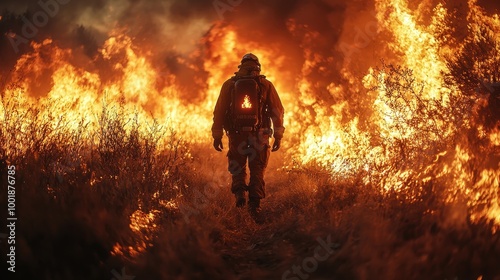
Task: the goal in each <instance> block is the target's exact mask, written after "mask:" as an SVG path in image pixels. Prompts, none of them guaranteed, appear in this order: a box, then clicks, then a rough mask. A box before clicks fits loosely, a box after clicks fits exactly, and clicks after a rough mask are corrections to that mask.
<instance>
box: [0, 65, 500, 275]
mask: <svg viewBox="0 0 500 280" xmlns="http://www.w3.org/2000/svg"><path fill="white" fill-rule="evenodd" d="M391 71H392V72H391ZM389 73H392V74H391V75H393V77H396V78H397V77H398V76H397V75H406V76H405V77H409V76H408V75H411V73H410V72H404V71H402V70H401V69H400V68H390V69H389ZM394 75H395V76H394ZM393 81H394V80H393ZM406 86H410V87H411V86H412V85H411V84H410V85H406ZM393 89H395V90H396V91H399V92H400V91H401V90H403V89H401V88H398V87H396V88H393ZM413 94H418V92H413ZM392 96H395V98H399V97H398V96H397V95H392ZM389 101H390V100H389ZM3 102H4V108H6V111H5V114H6V115H5V120H6V121H5V122H2V123H1V125H0V143H2V145H0V157H1V158H0V161H1V164H2V165H1V169H2V182H5V181H6V179H5V178H4V177H5V174H6V172H5V170H6V169H5V168H6V164H15V165H16V168H17V170H18V173H17V175H16V176H17V177H16V179H17V182H18V184H17V200H18V205H17V208H18V209H17V211H18V213H19V220H20V222H19V227H18V228H17V248H18V255H17V256H18V259H17V261H18V263H17V266H18V267H17V269H18V272H17V274H16V276H18V277H20V278H22V279H111V278H112V277H113V274H112V271H113V270H115V271H119V272H121V269H122V268H123V267H125V268H126V271H127V273H128V274H129V275H135V276H136V278H135V279H282V275H283V273H284V272H285V271H287V270H289V269H291V267H292V266H293V265H301V264H302V261H303V260H304V259H305V258H306V257H310V256H312V255H313V254H314V248H315V247H316V246H318V242H317V238H323V239H325V238H327V236H331V240H332V242H333V243H334V244H335V246H334V248H332V250H334V253H333V254H332V255H331V256H330V257H329V258H328V259H327V260H326V261H323V262H320V263H319V264H318V268H317V270H315V271H314V272H312V273H311V274H310V278H309V279H401V278H406V279H478V278H479V277H480V276H482V277H483V278H482V279H500V268H499V267H498V263H497V262H498V260H499V259H500V233H499V232H496V233H494V232H493V231H492V228H493V225H492V222H491V221H488V220H486V219H484V220H480V221H474V222H473V221H472V219H471V215H470V214H471V211H472V208H471V205H469V204H467V201H466V199H465V198H464V199H463V200H461V199H456V200H454V202H451V203H450V202H445V201H446V199H447V195H448V192H449V190H450V184H449V182H447V179H448V178H447V177H442V176H441V177H438V176H434V177H432V176H433V174H437V171H439V170H438V167H439V165H438V164H436V169H435V170H430V171H427V173H426V174H425V175H426V176H427V175H428V176H431V177H430V179H429V180H425V182H424V181H422V180H420V179H421V178H420V177H418V176H422V174H420V175H418V176H417V175H415V176H413V177H410V178H409V179H407V180H406V181H405V182H403V184H402V188H401V189H400V190H399V191H388V192H381V191H380V185H381V183H380V182H379V181H377V180H382V178H379V177H374V178H375V179H372V180H371V181H370V182H369V183H366V182H363V180H362V178H363V177H364V176H366V175H367V174H366V173H363V172H360V173H359V174H357V175H356V176H353V177H350V178H340V177H331V175H330V174H329V173H328V172H326V171H325V170H324V169H323V168H321V167H319V166H317V165H314V164H309V165H307V166H300V165H299V166H296V167H295V168H294V169H292V170H283V169H279V167H280V166H281V165H280V164H279V158H280V155H279V154H273V158H272V159H271V165H270V167H269V170H270V172H269V174H268V179H267V182H268V188H267V192H268V194H269V196H268V198H266V199H265V200H264V201H263V210H264V212H265V213H266V222H265V223H264V224H263V225H258V224H256V223H254V222H253V221H252V219H251V218H250V216H249V215H248V213H247V212H246V211H245V210H240V209H236V208H234V206H233V203H234V201H233V198H232V196H231V194H230V192H229V176H228V174H227V172H226V167H225V164H226V162H225V157H224V156H223V155H221V154H216V153H215V152H212V151H211V150H210V149H211V148H210V146H209V144H207V145H193V144H188V143H186V142H184V141H183V139H181V138H179V136H178V135H177V134H176V133H175V131H174V130H172V129H170V128H169V127H164V126H162V125H161V124H159V123H157V122H154V121H153V122H151V123H141V122H139V121H138V118H137V115H134V114H128V113H126V112H125V111H124V110H123V108H122V107H121V106H120V104H117V105H110V104H108V105H105V106H103V109H102V112H101V113H100V115H99V116H98V129H97V130H90V129H89V128H88V124H86V123H85V122H84V121H81V122H80V123H79V125H78V127H77V129H73V130H71V129H68V125H67V123H65V122H66V120H65V119H64V118H62V119H61V120H60V121H57V118H58V117H57V116H56V115H51V114H49V115H44V114H45V113H46V112H47V110H46V108H39V107H36V106H35V107H26V104H22V103H19V102H18V101H16V100H15V99H9V100H6V99H3ZM16 102H18V103H16ZM421 102H422V104H423V103H428V102H426V101H421ZM422 104H417V105H418V106H421V105H422ZM393 105H395V103H394V104H393ZM19 106H22V108H32V109H28V110H22V109H21V108H20V107H19ZM398 106H399V105H398ZM410 109H411V108H410ZM431 109H432V110H436V108H434V107H433V108H431ZM431 109H429V108H423V107H417V108H416V110H420V111H418V112H417V113H418V114H416V117H418V118H419V119H411V120H404V121H407V122H408V124H410V125H411V124H412V123H413V124H414V123H418V122H421V121H423V120H425V116H424V115H425V114H428V113H429V110H431ZM438 109H439V108H438ZM444 114H454V112H441V113H440V114H437V115H436V117H443V116H444ZM54 120H56V121H55V122H54ZM457 121H458V119H457ZM53 123H57V125H56V126H53V125H51V124H53ZM417 125H418V124H417ZM142 128H146V129H142ZM424 128H425V131H426V133H430V134H433V135H434V134H436V133H437V131H436V127H424ZM464 129H467V128H464ZM424 136H425V135H423V136H422V138H419V141H416V142H414V143H413V146H410V145H411V144H412V143H406V142H405V143H404V145H398V146H394V147H393V148H394V149H396V150H395V151H394V152H393V153H392V154H393V155H397V154H399V155H405V156H406V158H407V159H411V160H409V161H406V162H404V164H401V158H397V157H396V156H395V157H394V158H392V159H391V161H389V162H388V163H387V164H388V165H392V168H393V169H394V168H398V167H400V168H409V167H411V166H412V165H411V162H412V161H413V160H417V159H418V160H421V159H420V158H418V156H419V154H418V153H420V152H422V151H424V150H428V149H429V146H432V145H435V144H436V143H434V142H429V141H430V140H429V139H430V138H425V137H424ZM165 139H166V141H163V140H165ZM456 139H457V138H450V139H446V141H451V142H450V143H446V144H447V145H449V146H453V145H450V144H453V143H452V141H458V140H456ZM469 140H470V142H469V143H470V146H474V147H476V148H474V149H473V150H472V151H475V152H477V153H478V155H477V156H476V157H475V158H474V159H472V160H471V161H469V165H468V167H467V168H468V169H467V170H468V171H470V172H471V173H474V172H475V173H478V172H479V171H480V170H481V169H480V167H482V165H481V162H480V160H481V159H482V156H483V154H482V153H484V154H487V153H488V152H491V151H490V150H487V149H486V144H484V142H481V139H476V140H477V141H473V140H474V139H469ZM478 143H479V144H480V147H479V148H478V147H477V146H476V144H478ZM481 143H483V144H481ZM405 145H406V146H405ZM481 145H482V146H481ZM449 146H446V145H443V146H439V147H438V148H439V149H437V150H436V151H434V152H433V153H432V154H426V158H425V162H424V163H421V164H420V165H418V166H417V167H416V168H420V166H423V165H424V164H428V163H431V162H433V161H432V160H434V159H435V155H436V153H437V152H441V151H443V150H446V149H448V147H449ZM481 147H482V148H481ZM471 149H472V148H471ZM207 150H210V152H207ZM449 156H451V155H449ZM427 157H428V158H427ZM442 160H443V161H445V160H446V159H442ZM393 172H395V171H394V170H393ZM415 173H418V172H415ZM377 178H379V179H377ZM472 180H478V178H475V179H474V178H473V179H472ZM2 192H4V193H5V187H3V185H2ZM4 197H5V196H3V195H2V200H4ZM457 198H460V194H457ZM167 202H172V203H173V205H174V206H172V205H170V206H168V205H166V204H165V203H167ZM2 205H4V204H3V202H2ZM175 205H176V206H175ZM137 210H140V211H141V213H150V212H151V213H154V214H155V217H154V218H153V219H152V221H151V222H150V223H149V224H148V225H149V226H145V227H142V228H139V229H133V228H131V227H130V224H131V215H132V214H133V213H137V212H136V211H137ZM4 215H5V214H4ZM3 218H5V217H3ZM153 224H154V225H155V226H154V227H153ZM1 246H2V248H4V246H5V245H4V243H2V245H1ZM117 248H118V249H117ZM120 248H121V249H120ZM285 279H298V278H293V276H290V277H288V278H285Z"/></svg>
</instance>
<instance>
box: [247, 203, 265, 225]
mask: <svg viewBox="0 0 500 280" xmlns="http://www.w3.org/2000/svg"><path fill="white" fill-rule="evenodd" d="M248 211H249V212H250V216H251V217H252V219H253V220H254V221H255V222H256V223H258V224H262V223H263V222H264V220H263V217H262V213H261V208H260V199H259V198H252V197H251V198H250V200H249V201H248Z"/></svg>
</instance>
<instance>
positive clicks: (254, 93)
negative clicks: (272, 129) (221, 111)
mask: <svg viewBox="0 0 500 280" xmlns="http://www.w3.org/2000/svg"><path fill="white" fill-rule="evenodd" d="M264 77H265V76H262V75H260V76H235V77H233V78H232V79H233V80H234V85H233V87H232V88H231V104H230V108H229V110H228V114H227V118H226V120H227V123H228V126H226V127H229V131H235V132H249V131H256V130H258V129H259V128H260V127H262V124H263V112H265V111H266V108H265V106H266V104H264V102H263V100H262V95H263V94H262V86H261V82H260V79H261V78H264Z"/></svg>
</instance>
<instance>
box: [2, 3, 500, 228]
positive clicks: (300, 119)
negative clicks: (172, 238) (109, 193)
mask: <svg viewBox="0 0 500 280" xmlns="http://www.w3.org/2000/svg"><path fill="white" fill-rule="evenodd" d="M424 6H425V5H421V6H419V8H416V9H414V10H412V8H410V7H411V6H410V5H409V3H408V1H404V0H392V1H389V0H378V1H376V5H375V8H376V10H375V15H376V16H375V17H376V20H377V28H378V30H377V32H378V34H380V36H381V37H380V38H378V39H377V40H380V41H382V42H384V43H385V44H384V47H380V50H377V51H378V53H379V54H380V53H391V55H388V57H387V61H388V62H389V63H394V64H398V65H402V67H403V68H398V69H396V68H395V69H377V67H376V65H373V66H372V67H370V68H369V69H368V70H367V71H366V72H363V73H361V74H360V73H359V72H358V70H359V69H354V68H352V69H351V68H350V67H351V64H348V63H344V66H343V68H342V69H340V70H339V71H338V72H339V73H338V75H339V77H338V78H335V79H333V78H330V76H329V75H327V74H324V73H325V72H326V71H327V70H328V69H327V68H329V67H333V65H335V63H336V61H337V60H339V59H340V58H339V57H336V56H334V55H332V54H323V53H319V52H316V51H314V49H313V47H314V45H315V40H317V39H318V38H320V37H321V34H320V32H318V31H314V30H310V29H308V28H309V27H307V26H306V25H304V26H301V25H299V24H297V23H296V22H294V21H292V20H291V21H290V22H287V28H288V30H289V31H290V33H291V34H293V35H294V36H298V37H299V38H298V40H299V41H300V44H299V45H300V48H298V49H300V51H302V57H301V58H296V59H294V61H300V62H301V63H302V64H301V65H299V67H298V68H297V69H298V72H300V73H295V74H296V75H298V77H297V76H296V75H295V76H294V75H291V74H290V72H287V63H288V61H287V60H286V59H287V58H286V55H284V54H283V50H282V48H280V47H279V45H276V44H264V43H258V42H255V41H245V39H243V37H241V36H239V34H238V32H237V29H235V28H231V27H230V26H227V25H224V24H222V23H217V24H215V25H214V27H213V28H212V29H211V30H210V31H209V32H208V33H207V34H206V35H205V37H204V38H203V39H202V40H201V42H202V43H203V46H204V47H205V48H206V50H205V49H204V50H203V51H200V50H198V51H196V52H197V53H196V52H195V53H193V54H192V55H193V56H196V55H198V56H201V57H204V60H203V63H202V65H197V66H193V65H191V64H190V63H189V62H186V61H188V60H189V59H188V58H186V59H185V60H184V61H183V60H182V59H178V60H177V61H176V62H177V63H178V64H179V65H182V66H183V67H185V68H188V69H196V67H199V69H198V70H199V73H202V72H207V73H208V76H207V77H206V79H205V80H202V81H199V80H196V79H201V78H198V77H193V83H194V82H199V83H201V84H203V85H204V87H203V92H202V93H199V94H193V95H192V96H191V95H185V92H186V91H189V89H186V88H183V87H182V86H181V82H180V79H181V78H180V77H179V76H178V75H176V74H175V73H173V72H168V71H164V69H162V68H161V67H160V66H158V63H155V61H154V58H153V55H152V53H151V52H150V51H149V50H148V49H146V48H145V47H141V43H140V42H136V41H135V40H134V39H133V38H132V37H130V36H128V35H124V34H122V33H123V32H121V31H122V30H115V31H113V32H111V33H110V34H109V37H108V38H107V40H106V41H105V42H104V44H103V45H102V47H101V48H100V49H99V51H98V56H97V57H98V58H96V59H94V60H91V61H88V62H87V63H88V64H91V65H93V66H92V67H87V66H82V64H81V63H75V62H74V61H75V60H76V59H75V57H76V54H75V52H74V51H72V50H71V49H69V48H63V47H61V46H59V45H58V44H56V43H55V42H54V41H52V40H51V39H46V40H44V41H42V42H39V43H37V42H33V43H32V45H31V47H32V49H33V51H32V52H31V53H27V54H24V55H23V56H21V57H20V58H19V59H18V61H17V63H16V65H15V68H14V71H13V74H12V75H11V76H9V82H10V83H11V84H15V85H17V86H16V87H7V88H6V90H5V94H4V95H3V96H2V103H1V104H0V119H1V120H2V121H6V118H8V117H9V114H10V113H9V112H11V111H12V106H13V105H12V104H11V103H9V100H16V102H18V104H21V106H20V108H17V110H18V111H16V112H17V113H18V114H20V115H22V114H28V112H29V111H30V110H33V107H34V104H35V105H36V106H38V107H37V110H40V111H41V116H43V118H45V119H47V120H50V121H49V122H50V124H51V125H52V126H53V127H58V126H60V125H61V123H64V124H66V125H67V127H69V128H70V129H73V130H77V129H81V126H82V123H84V124H85V127H87V128H89V129H90V130H91V131H93V132H95V131H97V130H98V129H99V125H100V122H99V121H100V120H99V117H98V116H99V115H100V114H102V113H103V111H104V109H103V107H106V106H108V107H106V108H107V109H108V110H111V109H114V110H123V111H126V112H128V113H130V114H135V115H136V117H137V119H139V120H140V121H141V122H143V123H151V122H153V121H159V122H160V123H166V124H168V125H169V126H172V127H173V128H174V129H175V130H176V131H177V132H178V133H179V134H181V135H182V136H183V138H184V139H189V141H190V142H192V143H207V141H209V140H210V139H209V138H210V133H209V128H210V125H211V122H212V111H213V107H214V105H215V102H216V100H217V96H218V94H219V92H220V87H221V85H222V84H223V83H224V81H225V80H227V79H228V78H229V77H230V76H231V75H233V73H234V71H235V69H236V67H237V63H238V61H239V59H240V58H241V54H244V53H246V52H247V51H248V50H252V53H255V54H256V55H257V56H258V57H259V59H260V61H261V64H262V65H263V72H264V74H265V75H266V76H267V78H268V79H270V80H271V81H273V83H274V84H275V86H276V88H277V90H278V93H279V94H280V97H281V99H282V101H283V103H284V105H285V109H286V110H285V111H286V115H285V127H286V128H287V135H286V137H285V138H284V141H286V142H285V143H284V145H283V146H284V148H285V149H284V150H285V158H286V160H287V162H285V166H286V167H288V168H294V167H296V166H294V163H298V165H307V164H311V163H316V164H318V165H319V166H321V167H323V168H325V169H326V170H328V172H330V173H331V174H332V176H335V177H338V178H344V179H345V178H353V177H355V176H360V177H362V178H361V182H363V183H364V184H367V185H368V184H378V185H377V186H378V187H379V188H380V190H381V191H382V192H386V191H389V190H396V191H399V190H400V189H401V188H402V187H404V185H405V184H406V182H407V180H408V179H409V178H417V179H419V180H421V181H422V182H427V181H428V180H429V179H428V178H429V176H431V175H432V176H434V175H435V176H436V177H438V178H442V179H443V181H446V180H444V178H446V179H447V180H448V182H446V184H447V185H448V186H450V189H452V190H454V191H456V192H458V191H460V192H463V193H464V195H466V196H467V197H468V198H469V202H470V204H471V207H475V206H477V205H478V204H480V205H481V206H482V207H476V208H474V209H476V210H475V211H476V212H475V214H474V217H476V218H478V219H479V218H480V217H489V218H492V219H495V220H496V223H497V225H500V220H499V218H498V217H500V212H499V211H500V210H499V209H500V206H499V199H498V188H499V181H498V178H499V177H500V173H499V171H498V170H499V169H500V166H493V167H492V166H491V164H490V165H489V166H486V165H479V164H480V161H479V157H480V156H476V155H474V153H473V152H471V151H468V150H467V149H468V148H467V143H460V144H462V145H459V146H457V147H452V148H451V149H450V150H451V151H450V152H449V153H448V154H446V151H444V150H440V148H441V146H442V147H444V146H445V144H447V142H448V141H447V140H448V139H451V138H452V137H455V136H456V135H455V134H456V133H457V128H456V127H455V123H454V122H453V121H452V120H450V119H446V118H445V117H442V116H444V113H443V112H452V109H453V108H452V106H451V105H450V104H451V102H452V101H453V100H455V99H456V96H457V95H459V96H465V95H469V94H470V93H460V92H458V89H456V88H453V87H447V86H445V85H446V82H445V74H444V73H446V71H447V64H446V57H447V56H449V55H453V54H454V53H455V52H457V51H458V50H460V49H461V47H460V46H458V47H455V48H453V47H452V46H448V45H446V44H444V43H443V42H442V39H440V34H441V32H442V31H443V30H441V29H440V28H442V26H443V25H445V24H446V19H447V18H448V17H450V16H451V13H450V12H449V11H447V9H446V8H445V5H443V4H438V5H436V6H435V7H433V9H430V10H431V14H430V15H427V16H429V18H430V20H429V22H430V23H429V24H424V23H422V22H421V19H422V18H424V17H425V13H426V11H427V9H425V8H426V7H424ZM469 6H470V14H469V16H468V20H470V21H473V22H472V23H471V24H470V26H473V27H474V26H475V25H474V24H476V23H480V22H482V21H484V22H490V23H492V25H494V26H495V24H496V26H497V27H498V22H500V21H499V16H498V15H494V16H487V15H485V14H484V13H482V12H481V10H480V9H479V8H478V7H477V6H476V4H475V1H472V0H471V1H469ZM0 20H1V16H0ZM348 31H352V30H347V31H346V33H347V32H348ZM301 32H302V33H301ZM297 34H298V35H297ZM498 34H500V32H498V33H496V35H495V36H497V37H498ZM497 39H498V38H497ZM243 46H244V47H243ZM497 47H498V46H497ZM300 51H298V52H297V53H299V52H300ZM201 54H204V55H205V54H206V56H203V55H201ZM364 58H366V57H362V58H360V60H362V59H364ZM384 58H385V57H384ZM97 60H98V61H97ZM96 65H105V66H102V69H98V68H99V67H97V66H96ZM353 65H354V64H353ZM405 69H411V71H407V70H405ZM42 73H46V74H42ZM47 73H48V74H47ZM391 75H392V76H391ZM398 75H399V76H398ZM394 77H400V78H399V79H397V78H394ZM419 82H421V83H419ZM395 89H396V90H395ZM186 96H189V97H188V98H186ZM241 108H244V109H249V108H252V104H251V102H250V97H249V96H248V95H247V96H245V98H244V101H243V103H242V105H241ZM111 111H113V110H111ZM429 115H431V117H429V118H423V117H422V116H429ZM451 115H452V114H451V113H450V116H451ZM25 121H26V123H21V124H19V130H20V131H24V130H26V129H28V128H29V120H25ZM461 121H462V124H463V125H464V127H468V126H471V124H472V123H473V120H471V119H463V120H461ZM141 129H148V128H147V126H145V127H141ZM200 131H201V132H203V131H205V132H206V133H200ZM93 132H89V134H90V135H92V133H93ZM485 134H487V135H485V136H484V137H483V138H484V139H486V140H490V145H489V147H490V148H491V149H494V148H496V149H498V147H499V142H500V140H499V138H500V136H499V132H498V130H495V131H493V132H485ZM457 137H458V136H457ZM91 141H98V140H97V139H96V138H95V137H94V138H92V140H91ZM165 141H166V140H165ZM464 141H465V140H464ZM441 144H442V145H441ZM286 147H289V148H288V149H286ZM25 148H27V147H25ZM443 149H444V148H443ZM11 151H12V150H11V149H10V148H8V149H6V152H7V153H10V152H11ZM425 153H429V155H428V156H427V155H426V154H425ZM439 154H446V156H443V157H439V158H440V160H435V158H436V157H437V156H436V155H439ZM426 157H428V158H430V159H431V160H428V161H426V160H427V158H426ZM471 162H474V163H477V164H478V166H477V167H476V168H477V170H471V169H470V168H469V166H470V165H471V164H470V163H471ZM436 170H438V171H436ZM432 172H434V173H436V174H437V175H436V174H431V173H432ZM359 174H362V175H359ZM472 178H474V180H472ZM481 195H484V196H481ZM480 197H481V198H482V197H486V198H487V199H486V201H480V200H479V198H480ZM474 205H475V206H474ZM139 214H140V213H138V214H137V215H136V216H137V217H139V216H141V215H139ZM144 215H146V214H144ZM144 215H143V216H144ZM148 215H149V214H148ZM136 216H134V217H131V218H134V219H135V220H134V221H136V222H133V223H132V226H133V227H134V229H135V230H140V229H141V228H142V227H143V225H145V226H148V225H149V224H150V223H152V219H153V218H152V216H144V217H145V218H144V219H138V218H137V219H136V218H135V217H136Z"/></svg>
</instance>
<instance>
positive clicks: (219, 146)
mask: <svg viewBox="0 0 500 280" xmlns="http://www.w3.org/2000/svg"><path fill="white" fill-rule="evenodd" d="M214 148H215V150H216V151H218V152H222V149H224V146H222V138H217V139H214Z"/></svg>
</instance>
